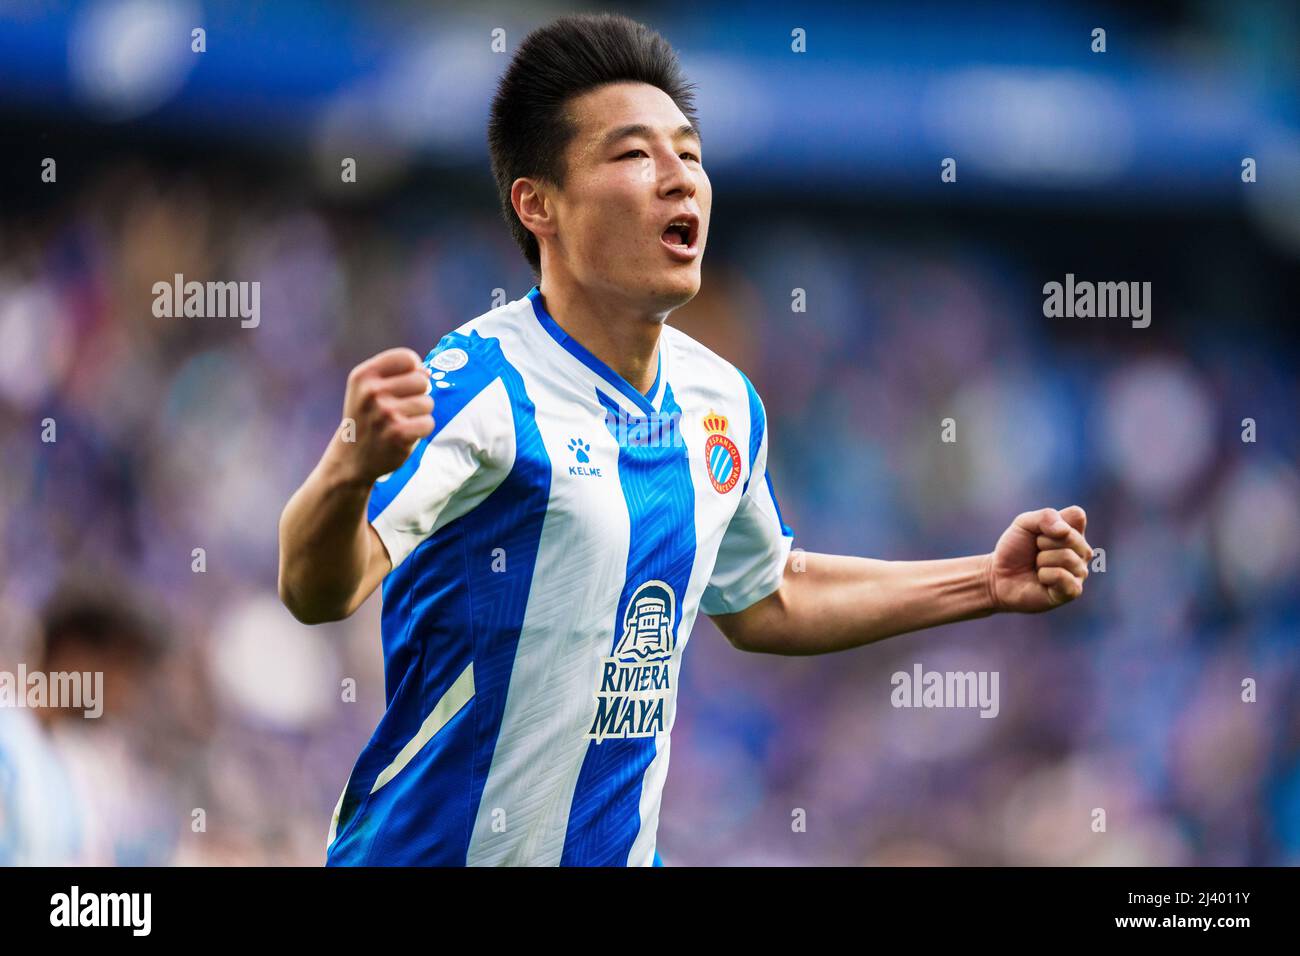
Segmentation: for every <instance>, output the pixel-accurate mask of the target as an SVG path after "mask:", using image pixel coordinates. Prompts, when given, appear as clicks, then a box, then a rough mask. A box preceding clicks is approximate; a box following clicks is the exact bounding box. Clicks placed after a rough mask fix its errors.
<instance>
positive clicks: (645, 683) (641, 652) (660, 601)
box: [587, 581, 677, 743]
mask: <svg viewBox="0 0 1300 956" xmlns="http://www.w3.org/2000/svg"><path fill="white" fill-rule="evenodd" d="M676 614H677V596H676V595H675V594H674V593H673V589H672V586H671V585H669V584H667V583H666V582H664V581H646V582H645V583H644V584H642V585H641V586H640V587H638V588H637V589H636V591H634V592H633V594H632V596H631V597H630V598H629V599H628V602H627V608H626V609H625V610H624V612H623V624H622V631H621V633H620V635H619V639H618V643H617V644H615V646H614V653H613V654H611V655H610V656H609V657H606V658H605V659H604V660H603V661H602V662H601V675H600V687H599V689H598V690H597V691H596V712H595V715H594V717H593V718H592V722H591V729H590V730H589V731H588V732H587V736H588V737H590V738H592V739H594V740H595V741H596V742H597V743H600V742H601V741H602V740H604V739H605V738H606V737H619V738H626V737H653V736H654V735H655V734H658V733H662V732H663V730H664V709H665V706H666V704H667V702H668V698H669V695H671V694H672V672H671V665H672V658H673V650H674V649H675V647H676V638H675V636H674V632H673V621H674V619H675V617H676Z"/></svg>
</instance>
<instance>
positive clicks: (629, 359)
mask: <svg viewBox="0 0 1300 956" xmlns="http://www.w3.org/2000/svg"><path fill="white" fill-rule="evenodd" d="M537 288H538V290H539V291H540V292H541V293H542V298H543V299H544V300H545V305H546V311H547V312H549V313H550V315H551V318H553V319H554V320H555V322H556V324H557V325H559V327H560V328H562V329H564V331H565V332H566V333H568V334H569V335H570V336H572V337H573V338H574V339H576V340H577V341H578V342H579V343H580V344H581V345H582V347H583V348H585V349H586V350H587V351H588V352H590V353H591V354H592V355H594V356H596V358H598V359H600V360H601V361H602V362H604V363H605V364H606V365H608V366H609V367H610V368H612V369H613V370H614V371H615V372H617V373H618V374H619V375H621V376H623V378H624V379H626V380H627V382H628V384H629V385H631V386H632V387H633V388H635V389H636V390H637V391H638V392H640V393H641V394H643V395H644V394H645V393H646V392H648V391H649V390H650V386H651V385H653V384H654V381H655V374H656V373H657V372H658V370H659V333H660V331H661V330H662V329H663V324H664V320H665V319H666V318H667V315H668V313H666V312H656V311H654V310H653V309H651V310H647V308H646V306H645V305H644V304H637V303H634V302H631V301H629V300H627V299H625V298H622V297H619V296H609V295H606V294H603V293H597V292H593V291H591V290H588V289H584V288H582V287H581V286H578V285H577V284H575V283H569V282H562V281H555V280H554V279H552V278H547V279H543V280H542V281H541V282H539V283H538V286H537Z"/></svg>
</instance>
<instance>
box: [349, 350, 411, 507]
mask: <svg viewBox="0 0 1300 956" xmlns="http://www.w3.org/2000/svg"><path fill="white" fill-rule="evenodd" d="M431 391H432V386H431V380H430V377H429V370H428V369H426V368H425V367H424V364H423V363H422V362H421V361H420V356H418V355H416V354H415V352H413V351H411V350H410V349H407V348H397V349H388V350H387V351H385V352H380V353H379V354H378V355H375V356H373V357H371V358H368V359H366V360H365V361H364V362H362V363H361V364H360V365H358V366H357V367H356V368H354V369H353V370H352V371H351V372H349V373H348V388H347V393H346V394H345V395H344V397H343V423H342V425H340V427H339V430H338V433H337V435H336V440H335V441H334V442H333V443H332V445H331V448H330V451H331V453H333V454H334V455H335V457H336V458H338V459H339V463H340V465H341V467H342V471H343V474H344V476H345V480H348V481H351V482H357V483H361V484H366V485H369V484H373V483H374V481H375V480H376V479H377V478H380V477H382V476H384V475H387V474H389V473H391V472H394V471H396V470H397V469H398V468H400V467H402V463H403V462H404V461H406V459H407V458H408V457H410V454H411V451H412V450H413V449H414V448H415V445H416V443H417V442H419V440H420V439H421V438H424V437H425V436H427V435H430V434H432V433H433V396H432V395H431V394H430V392H431Z"/></svg>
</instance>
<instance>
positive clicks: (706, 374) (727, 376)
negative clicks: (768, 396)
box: [664, 325, 767, 439]
mask: <svg viewBox="0 0 1300 956" xmlns="http://www.w3.org/2000/svg"><path fill="white" fill-rule="evenodd" d="M664 340H665V342H666V343H667V344H668V346H669V348H671V349H672V361H673V363H674V376H673V377H674V379H677V378H678V376H679V374H680V373H683V372H684V373H685V375H684V377H685V379H686V380H687V381H688V382H690V383H691V385H692V387H693V388H695V389H697V390H700V391H703V392H705V393H713V394H710V395H707V397H706V399H705V400H706V402H709V401H711V402H713V403H714V404H718V403H726V404H728V405H729V406H730V407H733V408H737V407H738V408H742V409H747V410H748V411H749V419H750V422H751V424H752V427H751V428H750V429H749V431H750V433H751V435H753V436H754V437H755V438H756V439H759V438H761V437H762V435H763V432H764V431H765V429H766V427H767V414H766V412H765V411H764V409H763V401H762V399H761V398H759V395H758V390H757V389H755V388H754V383H753V382H751V381H750V380H749V376H748V375H746V374H745V373H744V372H743V371H741V369H740V368H739V367H737V366H736V365H733V364H732V363H731V362H730V361H728V360H727V359H725V358H723V357H722V356H721V355H719V354H718V353H717V352H714V351H713V350H712V349H710V348H708V347H707V346H705V345H702V344H701V343H699V342H697V341H696V340H695V339H693V338H691V337H690V336H689V335H687V334H686V333H685V332H683V331H682V330H681V329H679V328H676V327H674V326H671V325H664Z"/></svg>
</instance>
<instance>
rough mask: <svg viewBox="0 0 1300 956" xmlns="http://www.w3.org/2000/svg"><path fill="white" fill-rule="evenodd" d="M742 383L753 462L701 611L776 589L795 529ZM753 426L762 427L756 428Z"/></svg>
mask: <svg viewBox="0 0 1300 956" xmlns="http://www.w3.org/2000/svg"><path fill="white" fill-rule="evenodd" d="M742 377H743V376H742ZM745 384H746V386H748V388H749V394H750V418H751V439H752V442H753V444H754V446H755V450H754V452H753V455H754V457H753V466H752V467H751V469H750V474H749V478H748V480H747V481H746V483H745V490H744V492H743V493H742V495H741V499H740V505H739V506H738V507H737V508H736V513H735V514H734V515H733V516H732V518H731V522H730V523H729V524H728V525H727V530H726V531H725V532H724V534H723V536H722V544H721V546H720V547H719V548H718V557H717V560H716V561H715V563H714V565H713V574H712V575H711V576H710V578H709V583H708V586H707V587H706V588H705V589H704V596H703V597H702V598H701V599H700V610H701V611H703V612H704V613H705V614H734V613H735V612H737V611H743V610H744V609H745V608H747V607H749V606H750V605H751V604H755V603H756V602H758V601H761V600H762V599H763V598H765V597H767V596H768V595H769V594H771V593H773V592H774V591H776V589H777V588H779V587H780V586H781V581H782V579H783V578H784V577H785V563H786V559H787V558H788V557H789V555H790V548H791V546H792V545H793V543H794V531H792V530H791V529H790V527H789V525H787V524H786V523H785V521H784V519H783V518H782V517H781V508H780V506H779V505H778V504H777V500H776V490H775V488H774V487H773V485H772V476H771V474H770V473H769V471H768V467H767V461H768V435H767V428H766V416H765V414H764V412H763V406H762V403H761V402H760V401H759V399H758V395H757V394H756V393H755V392H754V389H753V386H752V385H749V380H748V379H746V380H745ZM756 429H761V431H757V434H755V430H756Z"/></svg>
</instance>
